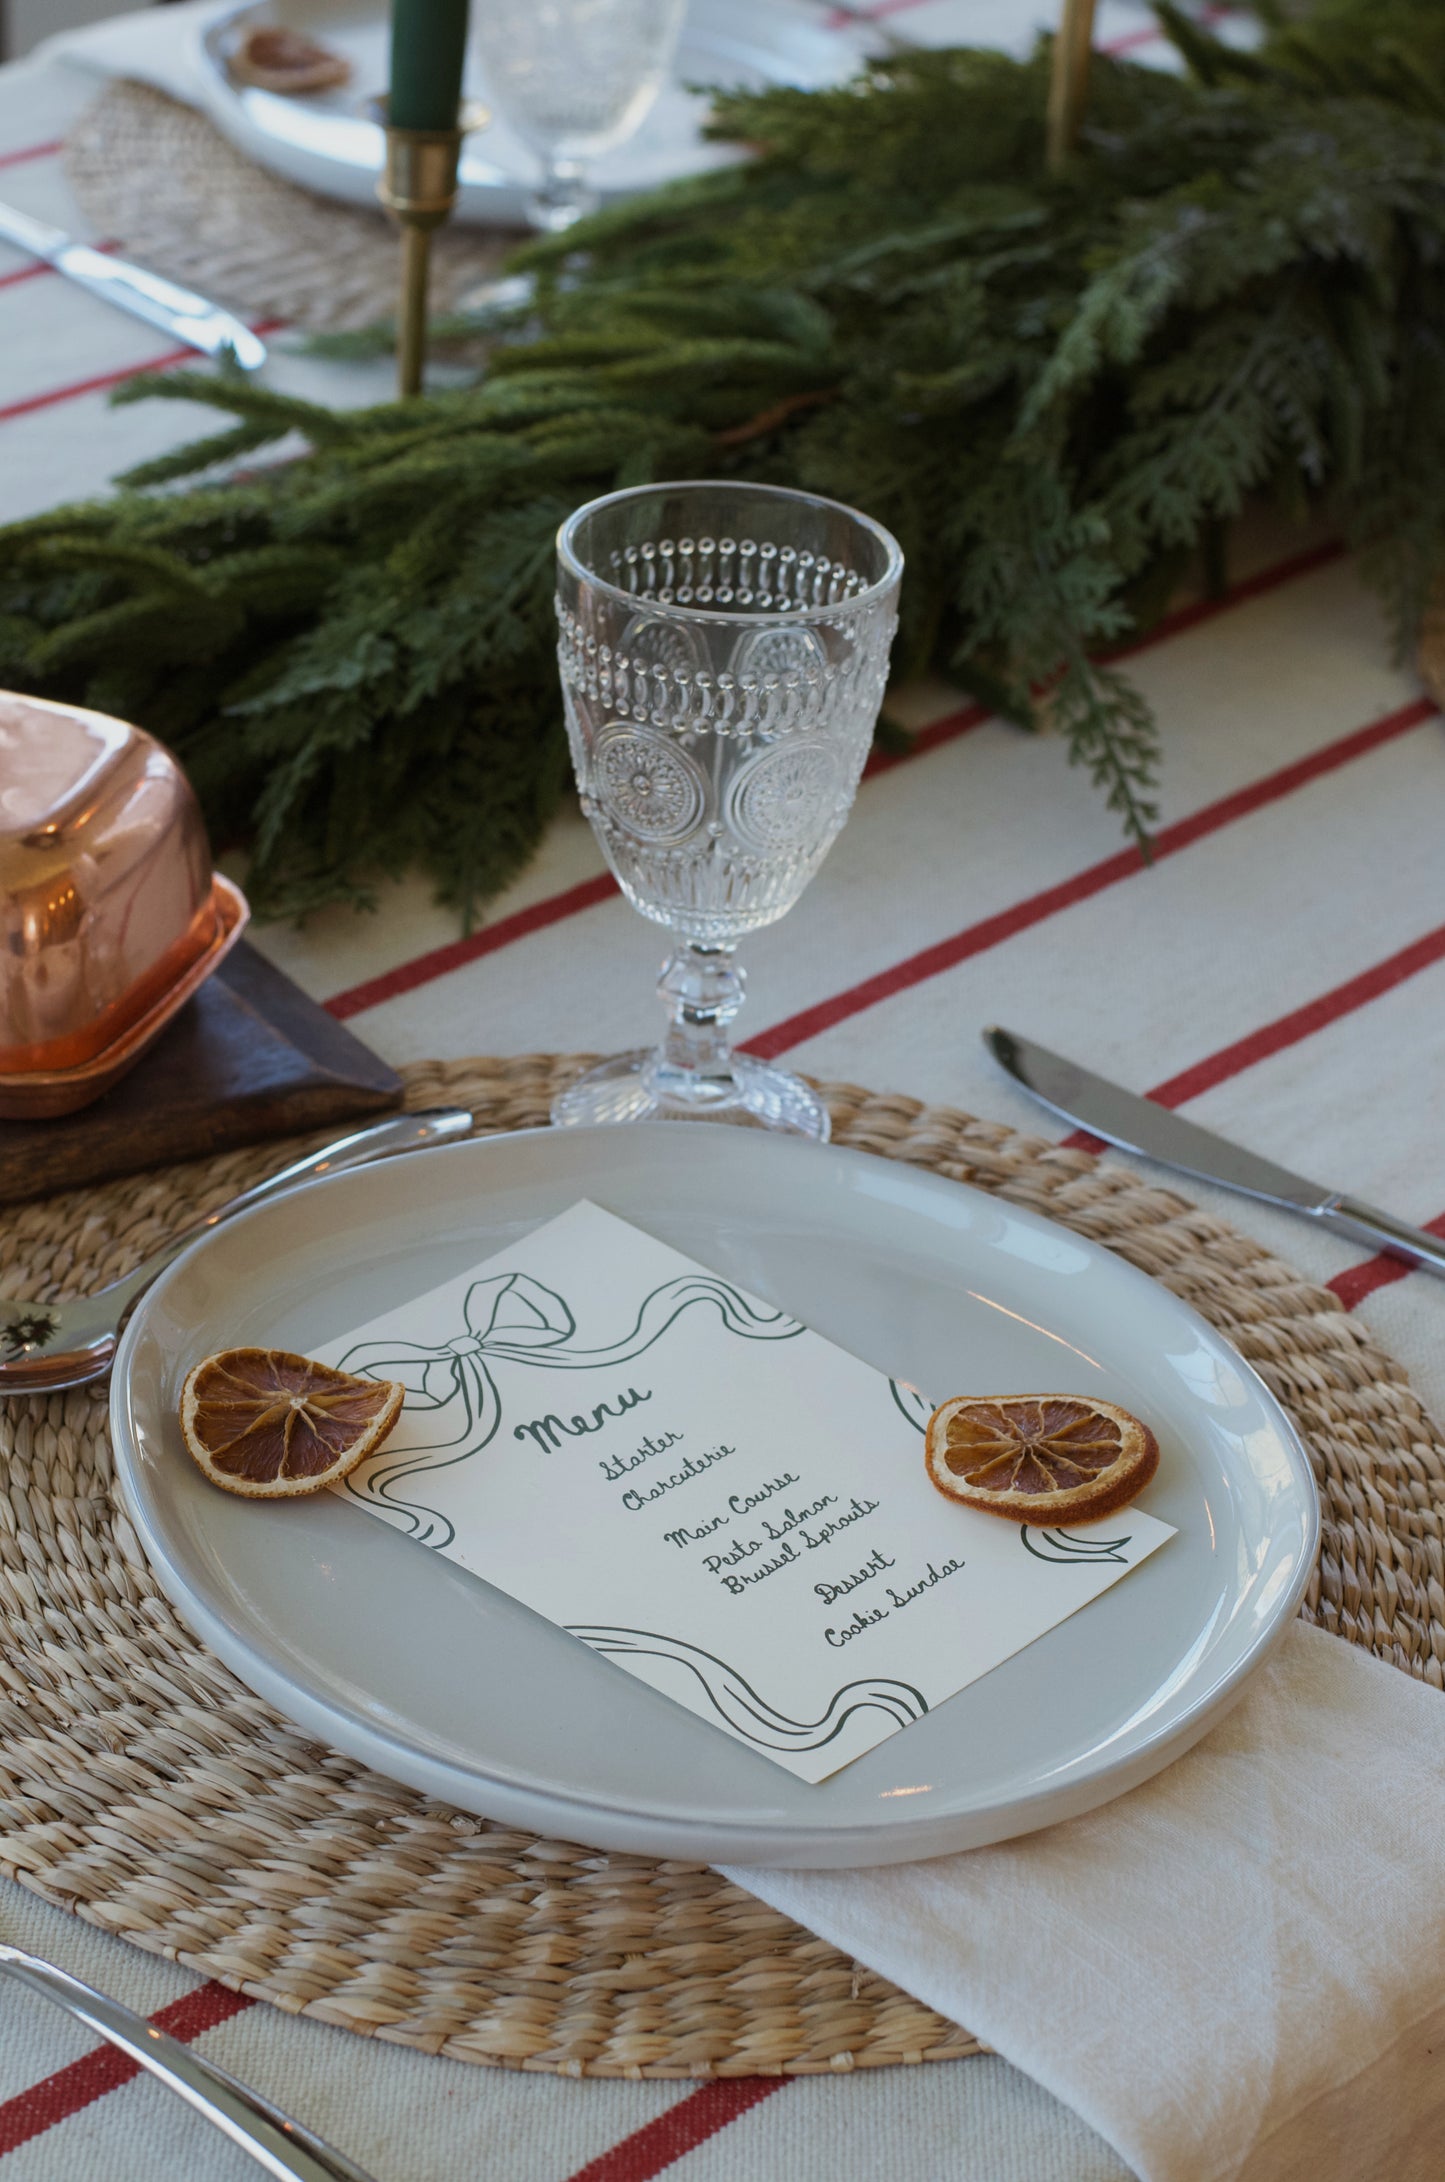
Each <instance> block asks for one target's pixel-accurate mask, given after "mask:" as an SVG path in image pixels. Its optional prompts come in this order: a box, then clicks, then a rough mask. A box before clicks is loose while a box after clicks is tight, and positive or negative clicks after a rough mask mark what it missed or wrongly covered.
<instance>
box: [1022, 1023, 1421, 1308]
mask: <svg viewBox="0 0 1445 2182" xmlns="http://www.w3.org/2000/svg"><path fill="white" fill-rule="evenodd" d="M983 1042H984V1044H985V1045H986V1046H987V1047H988V1049H989V1052H990V1053H991V1054H992V1055H993V1057H994V1059H995V1060H996V1061H997V1062H998V1063H999V1064H1000V1066H1001V1067H1003V1068H1006V1069H1007V1070H1008V1073H1009V1074H1010V1075H1011V1076H1012V1077H1013V1079H1014V1081H1015V1082H1016V1083H1021V1084H1022V1085H1023V1087H1024V1089H1025V1091H1031V1092H1032V1093H1033V1095H1034V1097H1035V1098H1036V1099H1041V1100H1042V1101H1043V1103H1044V1105H1045V1106H1051V1107H1052V1108H1053V1110H1054V1112H1055V1113H1056V1114H1062V1115H1063V1117H1064V1119H1065V1121H1072V1122H1074V1123H1075V1124H1076V1125H1077V1126H1078V1127H1079V1128H1081V1129H1087V1130H1089V1131H1090V1133H1091V1134H1092V1135H1094V1136H1101V1137H1103V1138H1104V1140H1105V1142H1106V1143H1109V1144H1117V1145H1118V1147H1119V1149H1120V1150H1121V1151H1124V1152H1138V1153H1139V1154H1140V1155H1141V1156H1142V1157H1143V1158H1145V1159H1157V1160H1158V1162H1159V1164H1160V1165H1161V1166H1163V1167H1177V1168H1178V1170H1179V1172H1180V1173H1181V1174H1192V1175H1196V1176H1197V1177H1198V1178H1199V1180H1200V1181H1203V1182H1217V1183H1218V1184H1219V1185H1220V1187H1221V1188H1222V1189H1233V1190H1242V1191H1243V1192H1244V1194H1245V1196H1246V1197H1259V1198H1262V1199H1263V1201H1264V1203H1265V1204H1267V1205H1280V1206H1282V1207H1283V1208H1284V1210H1285V1211H1286V1212H1302V1213H1304V1214H1305V1216H1306V1218H1308V1219H1311V1220H1317V1221H1318V1222H1319V1224H1320V1226H1321V1227H1328V1228H1332V1229H1333V1230H1334V1232H1335V1233H1336V1234H1337V1235H1348V1237H1349V1238H1350V1241H1351V1242H1356V1243H1364V1244H1365V1245H1366V1247H1367V1248H1369V1249H1371V1250H1387V1251H1389V1253H1390V1254H1391V1256H1392V1257H1396V1258H1405V1259H1407V1260H1408V1261H1409V1262H1410V1263H1411V1264H1412V1265H1423V1266H1424V1267H1425V1268H1426V1269H1427V1271H1429V1272H1431V1273H1440V1274H1445V1242H1441V1241H1440V1240H1439V1239H1438V1238H1437V1237H1436V1236H1434V1235H1428V1234H1427V1233H1426V1232H1425V1230H1424V1229H1423V1228H1420V1227H1411V1226H1410V1224H1409V1222H1408V1221H1406V1220H1397V1219H1396V1218H1395V1217H1394V1215H1393V1213H1389V1212H1381V1211H1379V1210H1378V1209H1377V1208H1376V1207H1375V1206H1374V1205H1366V1204H1362V1203H1361V1202H1360V1200H1359V1199H1358V1198H1357V1197H1347V1196H1345V1195H1344V1193H1343V1192H1342V1191H1339V1190H1328V1189H1322V1188H1321V1186H1320V1184H1319V1183H1318V1182H1306V1181H1305V1180H1304V1178H1303V1176H1302V1175H1298V1174H1291V1173H1290V1171H1289V1169H1288V1167H1277V1166H1276V1165H1275V1163H1274V1161H1273V1160H1272V1159H1264V1158H1262V1157H1261V1156H1260V1155H1259V1153H1258V1152H1247V1151H1245V1150H1244V1148H1243V1146H1242V1145H1239V1144H1231V1143H1230V1142H1229V1140H1228V1138H1227V1137H1222V1136H1216V1135H1215V1134H1214V1132H1213V1130H1212V1129H1201V1128H1200V1127H1199V1126H1198V1124H1197V1123H1196V1122H1192V1121H1181V1120H1180V1118H1179V1116H1178V1115H1177V1114H1171V1113H1170V1111H1169V1109H1168V1107H1167V1106H1156V1105H1155V1104H1154V1102H1153V1100H1152V1099H1146V1098H1141V1097H1139V1095H1138V1094H1137V1092H1133V1091H1125V1090H1122V1089H1121V1088H1120V1086H1119V1085H1118V1084H1116V1083H1109V1082H1108V1081H1107V1080H1106V1079H1105V1078H1104V1077H1103V1076H1094V1075H1091V1074H1090V1072H1089V1070H1088V1069H1087V1068H1080V1067H1079V1066H1078V1064H1077V1063H1076V1062H1074V1061H1066V1060H1064V1059H1063V1058H1062V1056H1061V1055H1060V1054H1057V1053H1050V1052H1049V1050H1048V1048H1047V1046H1037V1045H1035V1044H1034V1042H1033V1040H1032V1039H1031V1038H1020V1037H1019V1036H1018V1035H1017V1034H1016V1032H1014V1031H1011V1030H1001V1029H1000V1028H999V1027H998V1025H997V1024H994V1025H993V1026H991V1027H990V1028H989V1029H988V1030H986V1031H985V1032H984V1034H983Z"/></svg>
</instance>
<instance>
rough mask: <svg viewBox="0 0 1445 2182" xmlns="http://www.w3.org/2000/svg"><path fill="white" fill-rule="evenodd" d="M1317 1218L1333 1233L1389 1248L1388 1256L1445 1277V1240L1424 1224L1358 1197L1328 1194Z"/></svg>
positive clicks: (1374, 1246) (1352, 1240) (1381, 1248)
mask: <svg viewBox="0 0 1445 2182" xmlns="http://www.w3.org/2000/svg"><path fill="white" fill-rule="evenodd" d="M1316 1217H1317V1218H1318V1219H1320V1220H1322V1221H1323V1222H1324V1224H1325V1226H1326V1227H1332V1228H1333V1229H1334V1230H1335V1232H1336V1234H1338V1235H1348V1236H1349V1238H1350V1240H1351V1242H1357V1243H1366V1244H1368V1246H1369V1248H1370V1249H1372V1250H1385V1251H1388V1252H1389V1254H1390V1256H1391V1257H1394V1258H1406V1259H1408V1260H1409V1262H1410V1263H1411V1264H1412V1265H1422V1266H1424V1267H1425V1269H1426V1271H1427V1272H1431V1273H1439V1274H1441V1275H1442V1276H1445V1242H1442V1240H1441V1239H1440V1237H1439V1236H1438V1235H1430V1234H1427V1233H1426V1231H1425V1229H1424V1228H1423V1227H1411V1225H1410V1223H1409V1221H1408V1220H1397V1219H1396V1218H1395V1217H1394V1215H1393V1213H1389V1212H1381V1211H1380V1209H1379V1207H1378V1206H1376V1205H1366V1204H1362V1203H1361V1202H1360V1200H1359V1198H1358V1197H1330V1198H1327V1199H1326V1201H1325V1203H1324V1204H1322V1205H1321V1206H1320V1208H1319V1212H1318V1214H1317V1215H1316Z"/></svg>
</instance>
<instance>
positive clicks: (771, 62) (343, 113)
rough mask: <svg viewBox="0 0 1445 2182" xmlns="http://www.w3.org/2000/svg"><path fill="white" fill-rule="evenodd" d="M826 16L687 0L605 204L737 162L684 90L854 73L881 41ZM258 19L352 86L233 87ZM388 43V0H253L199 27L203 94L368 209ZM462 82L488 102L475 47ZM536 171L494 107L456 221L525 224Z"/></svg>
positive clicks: (836, 78) (602, 171)
mask: <svg viewBox="0 0 1445 2182" xmlns="http://www.w3.org/2000/svg"><path fill="white" fill-rule="evenodd" d="M829 12H830V10H829V8H828V6H827V4H826V0H692V5H691V7H690V9H689V11H688V16H687V20H686V22H685V23H684V25H683V31H682V37H681V39H680V41H679V44H678V50H677V59H676V62H675V64H674V67H673V72H672V79H671V81H670V82H669V83H667V84H665V85H664V86H663V89H662V91H661V93H660V94H659V96H658V99H657V103H656V104H655V105H654V106H653V108H652V111H651V112H650V113H649V114H648V116H647V118H646V120H645V121H644V122H643V124H642V126H641V128H640V129H639V130H638V132H637V134H636V135H635V136H633V137H631V138H629V140H628V141H627V143H625V144H619V145H618V146H617V148H616V150H615V151H610V152H606V153H604V154H603V156H602V157H601V158H600V159H598V160H596V161H594V162H593V164H592V166H591V168H590V169H589V172H590V175H591V179H592V180H593V182H594V183H595V184H596V186H597V188H598V189H599V190H600V192H601V194H602V198H603V201H604V202H607V201H610V200H611V199H613V198H617V197H623V196H627V195H628V194H630V193H631V192H632V191H634V190H642V189H657V188H659V187H660V186H661V184H662V183H664V182H671V181H675V180H676V179H677V178H678V177H679V176H680V175H684V174H698V173H701V171H702V170H703V169H704V168H706V167H716V166H724V165H726V164H728V163H729V162H730V161H732V160H734V159H736V158H738V157H739V156H740V155H739V153H738V152H737V151H736V150H735V149H734V148H733V147H732V146H729V145H725V144H709V143H706V142H705V141H704V140H703V136H702V123H703V121H704V120H705V119H706V116H707V110H708V103H709V102H708V99H707V97H706V95H705V94H703V93H701V92H699V91H698V90H697V89H696V88H689V87H694V86H698V85H715V86H718V87H720V88H725V89H731V88H734V87H737V88H741V89H745V90H762V89H763V88H764V87H765V86H767V85H769V84H777V83H787V84H796V85H798V86H800V87H801V88H802V89H804V90H808V91H815V90H820V89H822V88H823V87H824V86H825V85H827V84H830V83H841V82H844V81H846V79H847V78H848V77H849V76H851V75H853V74H855V73H856V71H857V69H858V68H859V66H860V64H861V62H862V60H863V57H864V54H865V53H867V52H868V51H870V50H874V49H876V47H877V42H878V41H877V38H876V35H875V34H874V33H873V32H872V31H871V30H870V29H869V27H868V25H867V24H866V23H859V24H857V25H856V26H855V25H853V24H851V23H850V24H846V25H844V26H843V27H842V28H840V29H836V30H834V29H829V28H826V27H825V26H826V24H827V19H828V15H829ZM259 23H282V24H284V25H286V27H287V28H288V29H291V30H296V31H300V32H301V33H302V34H303V35H304V36H306V37H310V38H316V39H319V40H320V42H321V43H322V44H323V45H325V46H328V47H330V49H331V51H332V52H333V53H340V54H343V55H344V56H345V58H346V59H347V60H349V61H350V63H351V71H352V73H351V81H350V83H348V84H346V85H344V86H343V87H342V89H340V90H338V91H324V92H316V93H313V94H312V95H310V96H309V97H305V98H287V97H283V96H282V95H281V94H280V93H278V92H275V91H261V90H258V89H257V88H256V87H255V86H254V85H252V84H245V83H236V82H233V81H232V79H231V75H230V72H229V69H228V66H227V62H228V60H229V58H230V55H231V54H232V53H233V52H234V51H235V50H236V48H237V47H238V46H239V44H240V42H241V40H242V39H243V38H244V37H245V35H246V32H247V31H248V30H250V29H252V28H253V27H255V25H257V24H259ZM389 37H390V8H389V7H388V6H387V5H385V4H384V0H261V4H259V5H257V4H254V0H248V4H246V5H244V6H238V7H235V8H231V9H228V10H227V11H226V13H225V14H223V15H221V16H220V17H216V18H212V19H211V20H209V21H205V22H203V23H202V24H201V25H200V27H199V28H198V29H197V31H196V33H195V46H194V60H195V71H194V72H195V75H196V78H197V82H198V88H199V96H200V99H201V102H202V104H203V105H204V106H205V108H206V111H207V112H208V113H209V115H210V117H211V119H212V120H213V121H214V122H215V124H216V126H217V128H219V129H221V130H222V131H223V132H224V133H225V135H227V136H228V137H230V139H231V141H232V143H233V144H235V145H236V146H237V148H238V149H239V150H241V151H243V152H245V153H246V154H247V156H248V157H249V158H252V159H255V160H257V161H258V162H259V163H260V164H261V165H262V166H267V167H274V168H275V169H276V171H277V172H278V173H280V174H284V175H286V176H287V177H288V178H289V179H290V180H291V181H293V182H300V183H301V184H302V185H303V186H304V187H305V188H307V189H314V190H319V191H320V192H321V193H322V194H323V195H324V196H328V197H343V198H347V199H349V200H350V201H351V202H352V203H354V204H366V205H374V204H375V202H376V180H377V176H378V175H379V174H380V172H381V162H382V152H383V139H382V131H381V128H380V126H379V125H378V123H377V122H376V121H375V119H374V118H373V101H374V100H375V99H377V98H378V97H379V96H380V95H381V94H382V92H384V91H385V89H386V83H387V72H388V67H389V61H388V40H389ZM464 90H465V94H466V96H467V97H468V98H469V99H478V100H481V101H482V102H483V103H485V101H486V95H487V92H486V84H485V82H484V80H483V78H482V75H481V72H480V69H479V68H478V66H477V64H476V58H475V55H471V56H469V58H468V62H467V69H466V77H465V82H464ZM537 172H538V169H537V161H536V156H535V154H534V153H533V152H531V151H530V150H529V149H528V147H527V146H526V145H525V144H524V143H523V142H522V140H521V139H520V138H519V137H517V136H516V135H514V134H513V132H512V131H511V130H510V129H509V128H508V127H507V124H506V122H505V120H504V119H503V118H502V116H501V115H494V116H493V117H492V119H491V120H490V121H489V122H488V123H487V125H486V127H485V128H483V129H480V130H478V131H476V132H474V133H473V134H472V135H471V136H469V137H468V138H467V141H466V144H465V146H464V147H463V152H462V164H461V176H460V181H461V187H460V191H459V194H458V198H457V206H456V212H455V215H454V217H455V218H457V219H460V220H476V221H480V222H484V223H485V222H491V223H493V224H497V225H508V224H512V225H516V224H520V223H522V222H523V221H525V219H526V204H527V198H528V196H529V194H530V192H531V190H532V188H533V187H534V186H535V182H536V177H537Z"/></svg>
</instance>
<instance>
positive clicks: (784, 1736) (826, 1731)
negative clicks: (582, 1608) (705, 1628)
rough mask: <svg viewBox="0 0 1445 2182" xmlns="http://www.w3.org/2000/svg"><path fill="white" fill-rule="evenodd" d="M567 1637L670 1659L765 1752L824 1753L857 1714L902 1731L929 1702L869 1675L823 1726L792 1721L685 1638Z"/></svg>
mask: <svg viewBox="0 0 1445 2182" xmlns="http://www.w3.org/2000/svg"><path fill="white" fill-rule="evenodd" d="M568 1633H569V1635H571V1636H574V1637H580V1638H581V1639H582V1642H583V1643H584V1644H590V1645H591V1647H592V1649H593V1650H594V1651H596V1652H618V1653H622V1654H626V1655H630V1656H632V1657H634V1658H635V1657H637V1656H639V1655H642V1656H646V1657H650V1658H653V1659H670V1660H672V1661H674V1662H675V1663H676V1664H677V1665H678V1666H680V1667H684V1668H686V1669H687V1671H688V1672H689V1673H690V1674H692V1675H694V1676H695V1677H696V1679H697V1680H698V1681H699V1682H700V1683H701V1684H702V1687H703V1690H704V1691H705V1693H706V1695H707V1698H708V1702H709V1703H710V1704H711V1706H712V1708H713V1711H714V1712H716V1713H717V1714H718V1716H719V1718H721V1719H723V1720H726V1722H727V1724H728V1726H729V1727H730V1728H732V1730H733V1732H734V1733H735V1734H738V1735H742V1736H745V1737H746V1739H747V1740H748V1741H749V1742H750V1743H758V1744H759V1745H761V1747H762V1748H763V1749H764V1750H821V1749H822V1748H823V1746H824V1745H825V1744H826V1743H830V1742H832V1741H833V1739H834V1737H835V1736H837V1735H841V1733H842V1732H843V1729H844V1728H845V1727H846V1726H847V1724H848V1721H849V1720H850V1719H851V1718H852V1716H853V1714H854V1713H855V1712H861V1711H864V1710H870V1709H871V1710H873V1711H877V1712H886V1713H887V1714H888V1717H889V1718H890V1719H891V1720H892V1721H893V1722H894V1723H895V1725H896V1726H898V1727H907V1725H908V1723H909V1721H910V1720H921V1719H922V1717H923V1715H924V1713H925V1712H927V1710H928V1700H927V1699H926V1698H925V1697H924V1695H923V1692H922V1691H921V1690H916V1689H915V1688H914V1687H913V1685H912V1683H911V1682H898V1681H895V1680H894V1678H893V1677H892V1675H867V1676H864V1677H862V1678H861V1679H860V1680H858V1681H856V1682H845V1683H844V1684H843V1687H842V1688H841V1689H840V1690H837V1691H835V1692H834V1694H833V1696H832V1697H831V1698H830V1699H829V1702H828V1707H827V1710H826V1711H825V1712H824V1714H823V1716H822V1718H821V1719H820V1720H793V1719H790V1718H789V1717H788V1715H787V1713H786V1712H780V1711H779V1710H778V1708H777V1706H776V1705H771V1704H769V1702H768V1700H767V1698H766V1697H760V1696H759V1695H758V1692H757V1691H756V1690H755V1689H754V1688H753V1686H752V1684H751V1682H749V1681H747V1680H746V1678H745V1677H744V1676H743V1675H740V1674H739V1673H738V1671H737V1669H736V1668H735V1667H730V1666H729V1665H728V1664H727V1661H726V1660H724V1659H719V1658H718V1657H717V1656H716V1654H715V1653H713V1652H705V1651H704V1650H703V1649H702V1647H701V1646H700V1645H697V1644H685V1643H684V1642H683V1640H682V1638H681V1637H670V1636H660V1635H659V1634H658V1633H657V1631H656V1630H654V1629H611V1628H598V1627H574V1626H572V1625H571V1624H569V1625H568Z"/></svg>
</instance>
